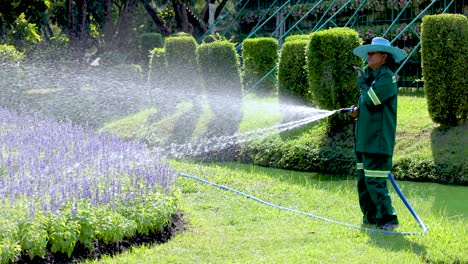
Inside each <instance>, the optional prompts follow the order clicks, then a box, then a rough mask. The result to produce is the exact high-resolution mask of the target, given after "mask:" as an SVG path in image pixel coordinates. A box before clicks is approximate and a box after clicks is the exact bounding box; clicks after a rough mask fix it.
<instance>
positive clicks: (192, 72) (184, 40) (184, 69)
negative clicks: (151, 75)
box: [164, 36, 201, 93]
mask: <svg viewBox="0 0 468 264" xmlns="http://www.w3.org/2000/svg"><path fill="white" fill-rule="evenodd" d="M197 46H198V44H197V41H196V40H195V38H193V37H192V36H176V37H168V38H166V39H165V41H164V49H165V50H166V59H167V63H168V73H169V76H170V77H171V82H172V84H173V85H174V86H175V87H174V88H176V89H183V90H185V91H187V92H189V93H200V92H201V91H200V83H199V82H200V81H199V76H198V72H197V69H198V66H197V58H196V50H197Z"/></svg>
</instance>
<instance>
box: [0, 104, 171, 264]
mask: <svg viewBox="0 0 468 264" xmlns="http://www.w3.org/2000/svg"><path fill="white" fill-rule="evenodd" d="M174 182H175V173H174V171H173V170H172V169H171V168H170V166H169V164H168V163H167V162H161V160H160V159H159V157H158V156H157V155H156V154H155V153H152V152H151V151H149V150H148V149H147V148H146V147H145V145H143V144H140V143H137V142H123V141H120V140H119V139H118V138H117V137H116V136H115V135H112V134H105V133H97V132H93V131H90V130H86V129H84V128H82V127H79V126H75V125H73V124H70V123H59V122H56V121H54V120H51V119H48V118H46V117H44V116H41V115H39V114H37V115H34V116H30V115H23V114H19V113H16V112H12V111H9V110H7V109H3V108H0V204H1V205H2V207H3V208H4V210H2V211H0V263H8V262H9V261H14V260H15V258H16V257H17V256H18V255H19V254H23V253H28V254H29V256H30V257H31V258H33V257H34V256H39V257H42V256H43V255H44V254H45V250H46V249H47V246H48V244H49V245H51V250H52V252H54V251H55V252H63V253H67V254H68V255H71V253H72V252H73V248H74V246H75V245H76V243H81V244H83V245H85V246H86V247H88V248H89V249H90V250H91V249H92V247H93V243H95V241H96V240H102V241H104V242H114V241H118V240H119V239H122V238H124V237H128V236H132V235H135V234H137V233H148V232H152V231H155V230H157V229H161V228H162V227H163V225H164V224H167V223H168V222H169V221H170V220H171V215H172V214H173V213H175V211H176V210H177V205H176V201H177V195H175V193H174V191H173V190H172V189H173V188H171V187H173V184H174Z"/></svg>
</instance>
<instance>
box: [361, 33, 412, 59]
mask: <svg viewBox="0 0 468 264" xmlns="http://www.w3.org/2000/svg"><path fill="white" fill-rule="evenodd" d="M369 52H385V53H389V54H392V56H393V59H394V60H395V62H399V61H401V60H403V59H404V58H405V57H406V52H405V51H404V50H402V49H400V48H397V47H393V46H392V45H390V41H388V40H387V39H384V38H381V37H375V38H373V39H372V43H371V44H367V45H362V46H359V47H357V48H355V49H354V50H353V53H354V55H356V56H359V57H361V58H362V59H363V60H365V61H367V53H369Z"/></svg>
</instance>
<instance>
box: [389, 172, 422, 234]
mask: <svg viewBox="0 0 468 264" xmlns="http://www.w3.org/2000/svg"><path fill="white" fill-rule="evenodd" d="M388 178H389V179H390V182H391V183H392V185H393V188H394V189H395V191H396V192H397V193H398V196H400V199H401V201H403V203H404V204H405V205H406V208H408V210H409V211H410V213H411V214H412V215H413V217H414V219H416V221H417V222H418V223H419V225H420V226H421V228H422V232H423V233H424V234H427V226H426V225H425V224H424V222H423V221H422V220H421V218H419V215H418V214H417V213H416V211H414V209H413V207H411V205H410V203H409V202H408V200H406V198H405V196H404V195H403V193H402V192H401V190H400V188H399V187H398V184H397V183H396V181H395V179H394V178H393V175H392V173H391V172H390V173H389V174H388Z"/></svg>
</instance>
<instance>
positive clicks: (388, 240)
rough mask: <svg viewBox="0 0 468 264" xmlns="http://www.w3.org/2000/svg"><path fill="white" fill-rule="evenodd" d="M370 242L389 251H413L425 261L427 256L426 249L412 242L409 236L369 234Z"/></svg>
mask: <svg viewBox="0 0 468 264" xmlns="http://www.w3.org/2000/svg"><path fill="white" fill-rule="evenodd" d="M368 234H369V240H370V241H369V242H370V243H372V244H374V245H376V246H378V247H380V248H382V249H385V250H389V251H395V252H398V251H408V250H411V251H412V252H413V253H414V254H416V255H418V256H420V257H421V259H424V258H425V257H426V256H427V251H426V248H425V247H424V246H422V245H420V244H419V243H416V242H413V241H410V240H409V239H408V237H407V236H400V235H383V234H380V233H374V232H371V233H368Z"/></svg>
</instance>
